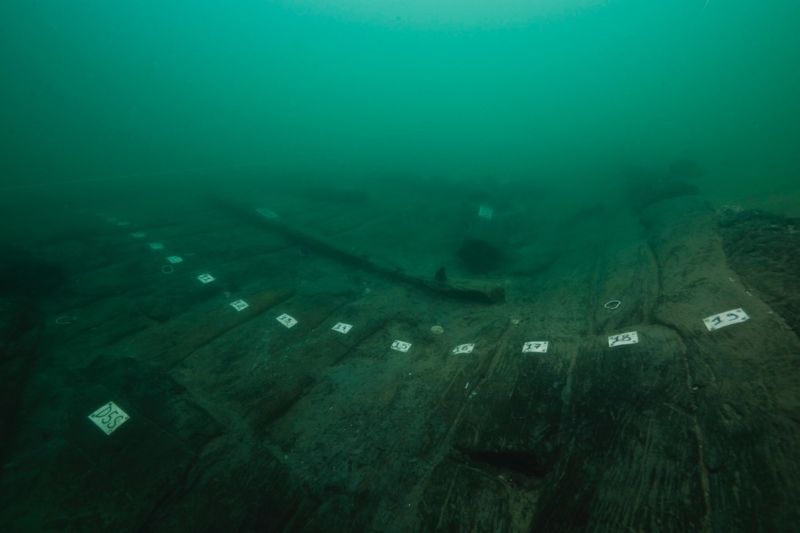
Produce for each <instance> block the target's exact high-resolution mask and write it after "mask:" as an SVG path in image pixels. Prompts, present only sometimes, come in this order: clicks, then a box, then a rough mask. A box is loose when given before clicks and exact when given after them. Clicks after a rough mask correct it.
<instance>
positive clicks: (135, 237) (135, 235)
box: [131, 231, 144, 239]
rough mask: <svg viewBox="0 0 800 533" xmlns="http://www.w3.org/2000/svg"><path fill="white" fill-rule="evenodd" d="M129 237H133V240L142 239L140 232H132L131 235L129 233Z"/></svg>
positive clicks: (142, 235) (142, 234)
mask: <svg viewBox="0 0 800 533" xmlns="http://www.w3.org/2000/svg"><path fill="white" fill-rule="evenodd" d="M131 237H133V238H134V239H144V233H142V232H141V231H134V232H133V233H131Z"/></svg>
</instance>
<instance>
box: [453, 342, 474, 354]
mask: <svg viewBox="0 0 800 533" xmlns="http://www.w3.org/2000/svg"><path fill="white" fill-rule="evenodd" d="M474 349H475V344H474V343H470V344H459V345H458V346H456V347H455V348H453V354H454V355H458V354H465V353H472V350H474Z"/></svg>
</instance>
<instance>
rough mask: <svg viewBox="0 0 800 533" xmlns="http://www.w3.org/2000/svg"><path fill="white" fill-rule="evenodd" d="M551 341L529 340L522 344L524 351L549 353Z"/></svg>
mask: <svg viewBox="0 0 800 533" xmlns="http://www.w3.org/2000/svg"><path fill="white" fill-rule="evenodd" d="M549 346H550V342H549V341H528V342H526V343H524V344H523V345H522V353H547V348H548V347H549Z"/></svg>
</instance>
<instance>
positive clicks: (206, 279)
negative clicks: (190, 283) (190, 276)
mask: <svg viewBox="0 0 800 533" xmlns="http://www.w3.org/2000/svg"><path fill="white" fill-rule="evenodd" d="M197 279H199V280H200V283H202V284H204V285H205V284H206V283H211V282H212V281H215V280H216V279H217V278H215V277H214V276H212V275H211V274H200V275H199V276H197Z"/></svg>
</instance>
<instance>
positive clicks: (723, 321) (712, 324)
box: [703, 308, 750, 331]
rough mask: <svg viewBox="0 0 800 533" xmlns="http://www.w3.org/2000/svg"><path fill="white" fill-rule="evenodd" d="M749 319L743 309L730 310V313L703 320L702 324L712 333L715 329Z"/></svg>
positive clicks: (726, 312)
mask: <svg viewBox="0 0 800 533" xmlns="http://www.w3.org/2000/svg"><path fill="white" fill-rule="evenodd" d="M749 318H750V317H749V316H747V313H745V312H744V310H743V309H741V308H739V309H731V310H730V311H725V312H724V313H719V314H717V315H711V316H709V317H706V318H704V319H703V324H705V325H706V328H707V329H708V331H714V330H715V329H720V328H724V327H725V326H731V325H733V324H739V323H740V322H744V321H746V320H748V319H749Z"/></svg>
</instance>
